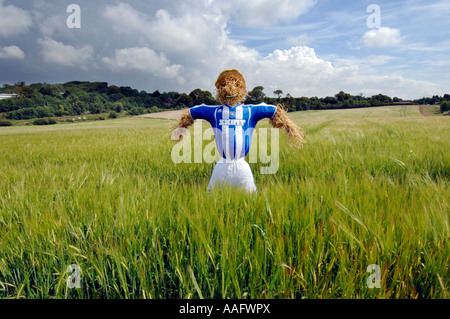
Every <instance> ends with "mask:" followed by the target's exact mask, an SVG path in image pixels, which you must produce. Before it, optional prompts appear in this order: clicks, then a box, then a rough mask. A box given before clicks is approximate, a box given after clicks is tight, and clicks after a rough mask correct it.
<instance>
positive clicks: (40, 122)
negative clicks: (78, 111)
mask: <svg viewBox="0 0 450 319" xmlns="http://www.w3.org/2000/svg"><path fill="white" fill-rule="evenodd" d="M56 123H57V122H56V120H55V119H52V118H46V119H37V120H34V121H33V125H54V124H56Z"/></svg>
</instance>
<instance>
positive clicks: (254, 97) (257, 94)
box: [246, 86, 266, 104]
mask: <svg viewBox="0 0 450 319" xmlns="http://www.w3.org/2000/svg"><path fill="white" fill-rule="evenodd" d="M265 97H266V94H265V93H264V87H262V86H256V87H255V88H253V90H251V91H250V92H248V97H247V100H246V103H248V104H258V103H262V102H264V98H265Z"/></svg>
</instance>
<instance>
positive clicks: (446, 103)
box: [439, 101, 450, 113]
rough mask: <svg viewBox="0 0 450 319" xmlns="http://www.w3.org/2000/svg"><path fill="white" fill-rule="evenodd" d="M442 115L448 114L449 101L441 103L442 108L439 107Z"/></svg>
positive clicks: (449, 108)
mask: <svg viewBox="0 0 450 319" xmlns="http://www.w3.org/2000/svg"><path fill="white" fill-rule="evenodd" d="M439 109H440V111H441V113H444V112H447V111H448V110H450V102H448V101H443V102H441V106H440V107H439Z"/></svg>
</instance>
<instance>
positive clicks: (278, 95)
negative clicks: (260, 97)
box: [273, 90, 283, 98]
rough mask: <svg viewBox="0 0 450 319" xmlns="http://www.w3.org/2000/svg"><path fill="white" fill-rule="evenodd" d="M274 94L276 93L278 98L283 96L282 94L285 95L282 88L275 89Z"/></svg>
mask: <svg viewBox="0 0 450 319" xmlns="http://www.w3.org/2000/svg"><path fill="white" fill-rule="evenodd" d="M273 94H275V95H276V96H277V97H278V98H281V96H282V95H283V91H282V90H275V91H273Z"/></svg>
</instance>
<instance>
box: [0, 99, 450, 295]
mask: <svg viewBox="0 0 450 319" xmlns="http://www.w3.org/2000/svg"><path fill="white" fill-rule="evenodd" d="M289 115H290V117H291V118H292V119H293V120H294V121H295V122H296V123H297V124H298V125H299V126H301V127H302V128H303V129H304V130H305V132H306V134H307V145H306V146H305V147H304V148H303V149H296V148H295V147H293V146H292V145H291V144H290V143H289V140H288V139H287V137H286V136H285V135H284V133H283V132H280V156H279V157H280V166H279V170H278V172H277V173H276V174H273V175H262V174H260V170H259V169H260V167H262V166H263V165H264V164H262V163H256V164H251V167H252V170H253V173H254V176H255V182H256V185H257V187H258V193H257V194H256V195H248V194H245V193H238V192H235V191H232V190H230V189H223V190H220V191H218V192H215V193H213V194H210V193H208V192H207V184H208V181H209V177H210V175H211V172H212V169H213V167H214V164H207V163H202V164H194V163H193V164H186V163H182V164H178V165H175V164H174V163H173V162H172V159H171V151H172V148H173V146H174V145H175V142H173V141H172V140H171V138H170V127H171V125H172V124H173V121H170V120H160V119H149V118H131V117H128V118H119V119H114V120H107V121H98V122H81V123H73V124H58V125H55V126H50V127H34V126H13V127H8V128H0V297H1V298H31V299H34V298H45V299H47V298H120V299H125V298H133V299H141V298H154V299H178V298H193V299H199V298H205V299H224V298H235V299H256V298H258V299H259V298H271V299H276V298H281V299H292V298H310V299H311V298H313V299H316V298H326V299H331V298H333V299H334V298H357V299H360V298H361V299H362V298H364V299H365V298H380V299H387V298H402V299H412V298H436V299H438V298H439V299H440V298H449V287H448V286H449V285H448V284H449V282H450V276H449V259H450V249H449V243H448V240H449V234H450V230H449V212H450V204H449V202H450V201H449V199H450V198H449V178H450V141H449V135H450V118H449V117H445V116H428V117H424V116H423V115H422V114H421V113H420V112H419V109H418V107H417V106H391V107H379V108H364V109H353V110H330V111H306V112H298V113H289ZM258 127H269V126H268V121H267V120H264V121H262V122H261V123H260V124H259V125H258ZM204 128H205V129H206V128H207V127H206V125H204ZM204 146H206V143H205V144H204ZM72 264H76V265H78V269H79V270H80V272H81V277H79V278H81V281H79V282H78V283H79V284H80V288H71V287H70V285H68V278H69V276H73V274H71V273H70V272H69V271H68V266H69V265H72ZM370 265H378V267H379V270H380V273H379V275H380V276H379V277H378V278H376V276H375V277H373V275H376V274H377V273H376V272H374V271H370V269H369V271H367V270H368V267H369V266H370ZM373 278H375V279H374V281H372V279H373ZM69 279H70V278H69ZM377 279H378V280H377ZM376 282H378V283H379V288H377V287H373V285H370V284H372V283H376Z"/></svg>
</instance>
